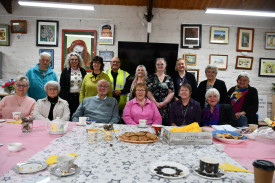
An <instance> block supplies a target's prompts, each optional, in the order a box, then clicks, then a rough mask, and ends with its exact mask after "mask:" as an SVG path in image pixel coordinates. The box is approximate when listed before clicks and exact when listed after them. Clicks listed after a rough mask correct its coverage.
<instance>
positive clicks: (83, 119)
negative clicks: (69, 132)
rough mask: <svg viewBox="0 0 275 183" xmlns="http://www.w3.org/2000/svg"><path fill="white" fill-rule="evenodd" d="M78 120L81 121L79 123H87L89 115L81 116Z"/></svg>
mask: <svg viewBox="0 0 275 183" xmlns="http://www.w3.org/2000/svg"><path fill="white" fill-rule="evenodd" d="M78 121H79V124H81V125H85V124H86V121H87V117H79V118H78Z"/></svg>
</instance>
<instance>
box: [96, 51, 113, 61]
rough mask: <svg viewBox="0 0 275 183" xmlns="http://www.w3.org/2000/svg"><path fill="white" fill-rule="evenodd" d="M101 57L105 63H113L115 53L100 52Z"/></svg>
mask: <svg viewBox="0 0 275 183" xmlns="http://www.w3.org/2000/svg"><path fill="white" fill-rule="evenodd" d="M99 56H100V57H102V58H103V61H104V62H111V61H112V58H113V57H114V52H113V51H99Z"/></svg>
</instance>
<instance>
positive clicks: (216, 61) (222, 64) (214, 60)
mask: <svg viewBox="0 0 275 183" xmlns="http://www.w3.org/2000/svg"><path fill="white" fill-rule="evenodd" d="M209 64H213V65H216V66H217V67H218V69H219V70H226V69H227V64H228V55H217V54H210V55H209Z"/></svg>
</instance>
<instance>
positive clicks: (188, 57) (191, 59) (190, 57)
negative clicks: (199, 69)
mask: <svg viewBox="0 0 275 183" xmlns="http://www.w3.org/2000/svg"><path fill="white" fill-rule="evenodd" d="M183 58H184V60H185V64H186V65H197V54H183Z"/></svg>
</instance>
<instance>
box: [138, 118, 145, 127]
mask: <svg viewBox="0 0 275 183" xmlns="http://www.w3.org/2000/svg"><path fill="white" fill-rule="evenodd" d="M137 126H138V127H139V128H147V127H148V126H147V120H146V119H140V120H139V124H138V125H137Z"/></svg>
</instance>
